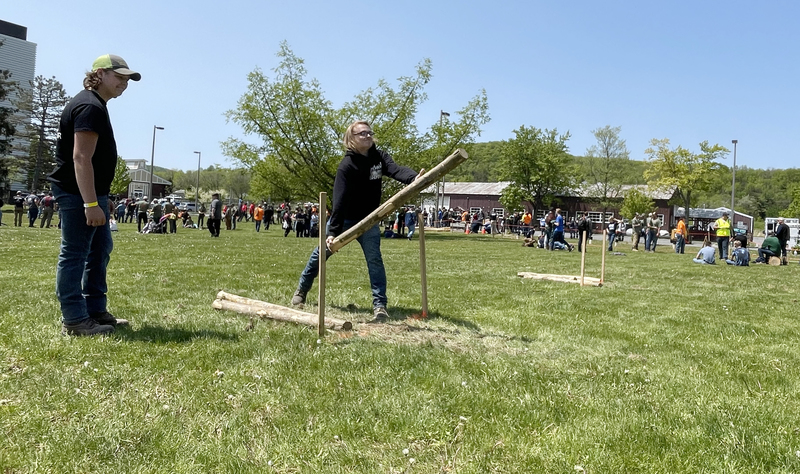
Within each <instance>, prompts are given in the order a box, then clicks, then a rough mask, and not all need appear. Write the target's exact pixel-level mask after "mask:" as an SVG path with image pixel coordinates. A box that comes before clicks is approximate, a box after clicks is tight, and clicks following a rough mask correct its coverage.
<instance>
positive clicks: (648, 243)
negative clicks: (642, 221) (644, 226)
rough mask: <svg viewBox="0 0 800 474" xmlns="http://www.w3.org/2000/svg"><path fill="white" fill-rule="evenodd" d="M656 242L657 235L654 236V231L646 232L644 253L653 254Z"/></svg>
mask: <svg viewBox="0 0 800 474" xmlns="http://www.w3.org/2000/svg"><path fill="white" fill-rule="evenodd" d="M657 242H658V234H656V231H655V230H648V231H647V236H646V238H645V241H644V249H645V251H650V252H655V251H656V243H657Z"/></svg>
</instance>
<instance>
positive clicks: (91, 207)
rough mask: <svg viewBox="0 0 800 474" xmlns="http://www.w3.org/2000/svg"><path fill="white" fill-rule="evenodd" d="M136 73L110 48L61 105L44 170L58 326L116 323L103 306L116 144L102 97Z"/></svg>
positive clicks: (73, 328) (70, 330)
mask: <svg viewBox="0 0 800 474" xmlns="http://www.w3.org/2000/svg"><path fill="white" fill-rule="evenodd" d="M130 79H133V80H134V81H138V80H139V79H141V75H140V74H139V73H138V72H134V71H132V70H130V69H128V64H127V63H126V62H125V60H123V59H122V58H120V57H119V56H115V55H112V54H105V55H103V56H100V57H99V58H97V59H96V60H95V61H94V63H93V64H92V70H91V72H87V73H86V77H85V78H84V79H83V87H84V90H82V91H81V92H79V93H78V94H77V95H76V96H75V97H74V98H72V100H70V102H69V103H68V104H67V106H66V107H64V111H63V112H62V114H61V122H60V124H59V127H58V140H57V142H56V168H55V170H54V171H53V173H51V174H50V176H48V178H47V179H48V181H50V183H51V187H52V190H53V194H54V195H55V198H56V201H57V202H58V206H59V210H60V213H61V251H60V254H59V256H58V264H57V266H56V295H57V297H58V301H59V303H61V313H62V318H61V322H62V328H61V332H62V334H65V335H66V334H69V335H76V336H89V335H94V334H109V333H112V332H114V328H115V327H116V326H118V325H123V324H127V321H125V320H124V319H116V318H115V317H114V316H113V315H112V314H110V313H109V312H108V311H107V308H106V293H107V292H108V285H107V283H106V267H107V266H108V261H109V259H110V254H111V250H112V248H113V243H112V241H111V230H110V228H109V226H108V218H109V216H108V193H109V191H110V189H111V182H112V181H113V179H114V170H115V169H116V165H117V144H116V141H115V140H114V131H113V130H112V128H111V120H110V118H109V116H108V108H107V107H106V104H107V102H108V101H109V100H111V99H113V98H115V97H119V96H120V95H122V93H123V92H124V91H125V89H127V87H128V80H130Z"/></svg>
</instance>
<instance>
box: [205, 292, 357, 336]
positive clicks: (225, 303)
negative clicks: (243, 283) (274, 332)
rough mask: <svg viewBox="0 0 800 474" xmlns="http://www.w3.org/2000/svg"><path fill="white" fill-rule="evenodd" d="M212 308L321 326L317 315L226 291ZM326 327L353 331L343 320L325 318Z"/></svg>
mask: <svg viewBox="0 0 800 474" xmlns="http://www.w3.org/2000/svg"><path fill="white" fill-rule="evenodd" d="M211 306H212V307H213V308H214V309H220V310H228V311H235V312H237V313H241V314H250V315H254V316H258V317H260V318H263V319H275V320H278V321H285V322H290V323H296V324H303V325H305V326H313V327H316V326H317V325H318V324H319V320H318V317H317V315H316V314H312V313H306V312H304V311H298V310H296V309H292V308H286V307H284V306H278V305H276V304H271V303H267V302H266V301H260V300H254V299H250V298H245V297H243V296H238V295H234V294H231V293H226V292H224V291H220V292H219V293H217V299H216V300H214V302H213V303H212V304H211ZM325 327H326V328H328V329H331V330H335V331H349V330H351V329H353V323H351V322H350V321H345V320H342V319H334V318H325Z"/></svg>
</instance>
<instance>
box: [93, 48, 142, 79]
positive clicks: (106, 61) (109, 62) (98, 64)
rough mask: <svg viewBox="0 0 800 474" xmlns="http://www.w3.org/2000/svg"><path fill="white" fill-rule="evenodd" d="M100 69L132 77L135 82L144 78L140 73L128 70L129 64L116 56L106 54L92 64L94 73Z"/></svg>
mask: <svg viewBox="0 0 800 474" xmlns="http://www.w3.org/2000/svg"><path fill="white" fill-rule="evenodd" d="M98 69H111V70H112V71H115V72H117V73H119V74H122V75H125V76H130V77H131V79H133V80H134V81H138V80H139V79H141V78H142V75H141V74H139V73H138V72H136V71H131V70H130V69H128V63H126V62H125V60H124V59H122V58H121V57H119V56H117V55H115V54H104V55H102V56H100V57H99V58H97V59H95V60H94V62H93V63H92V72H95V71H97V70H98Z"/></svg>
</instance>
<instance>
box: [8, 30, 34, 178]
mask: <svg viewBox="0 0 800 474" xmlns="http://www.w3.org/2000/svg"><path fill="white" fill-rule="evenodd" d="M0 69H3V70H8V71H9V72H10V73H11V77H10V78H9V81H12V83H16V84H17V85H19V86H20V87H23V88H28V89H29V88H30V87H31V82H32V81H33V78H34V76H35V75H36V43H31V42H30V41H28V28H26V27H24V26H21V25H16V24H14V23H9V22H7V21H3V20H0ZM15 98H16V93H15V92H14V91H13V90H12V91H11V93H10V94H9V97H8V98H7V99H6V100H4V101H0V107H8V108H13V104H12V100H14V99H15ZM20 119H21V120H30V117H28V118H25V117H20ZM15 140H16V142H15ZM12 146H13V148H14V150H15V151H14V152H13V153H15V154H27V151H26V150H27V149H28V146H27V141H24V142H23V141H21V139H19V138H16V139H12ZM5 159H9V157H8V156H0V160H5ZM21 181H23V180H21V179H17V180H12V183H10V189H9V191H11V194H14V193H15V192H16V191H18V190H20V191H22V190H25V185H24V184H23V183H22V182H21ZM3 184H4V183H0V187H2V186H3Z"/></svg>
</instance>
